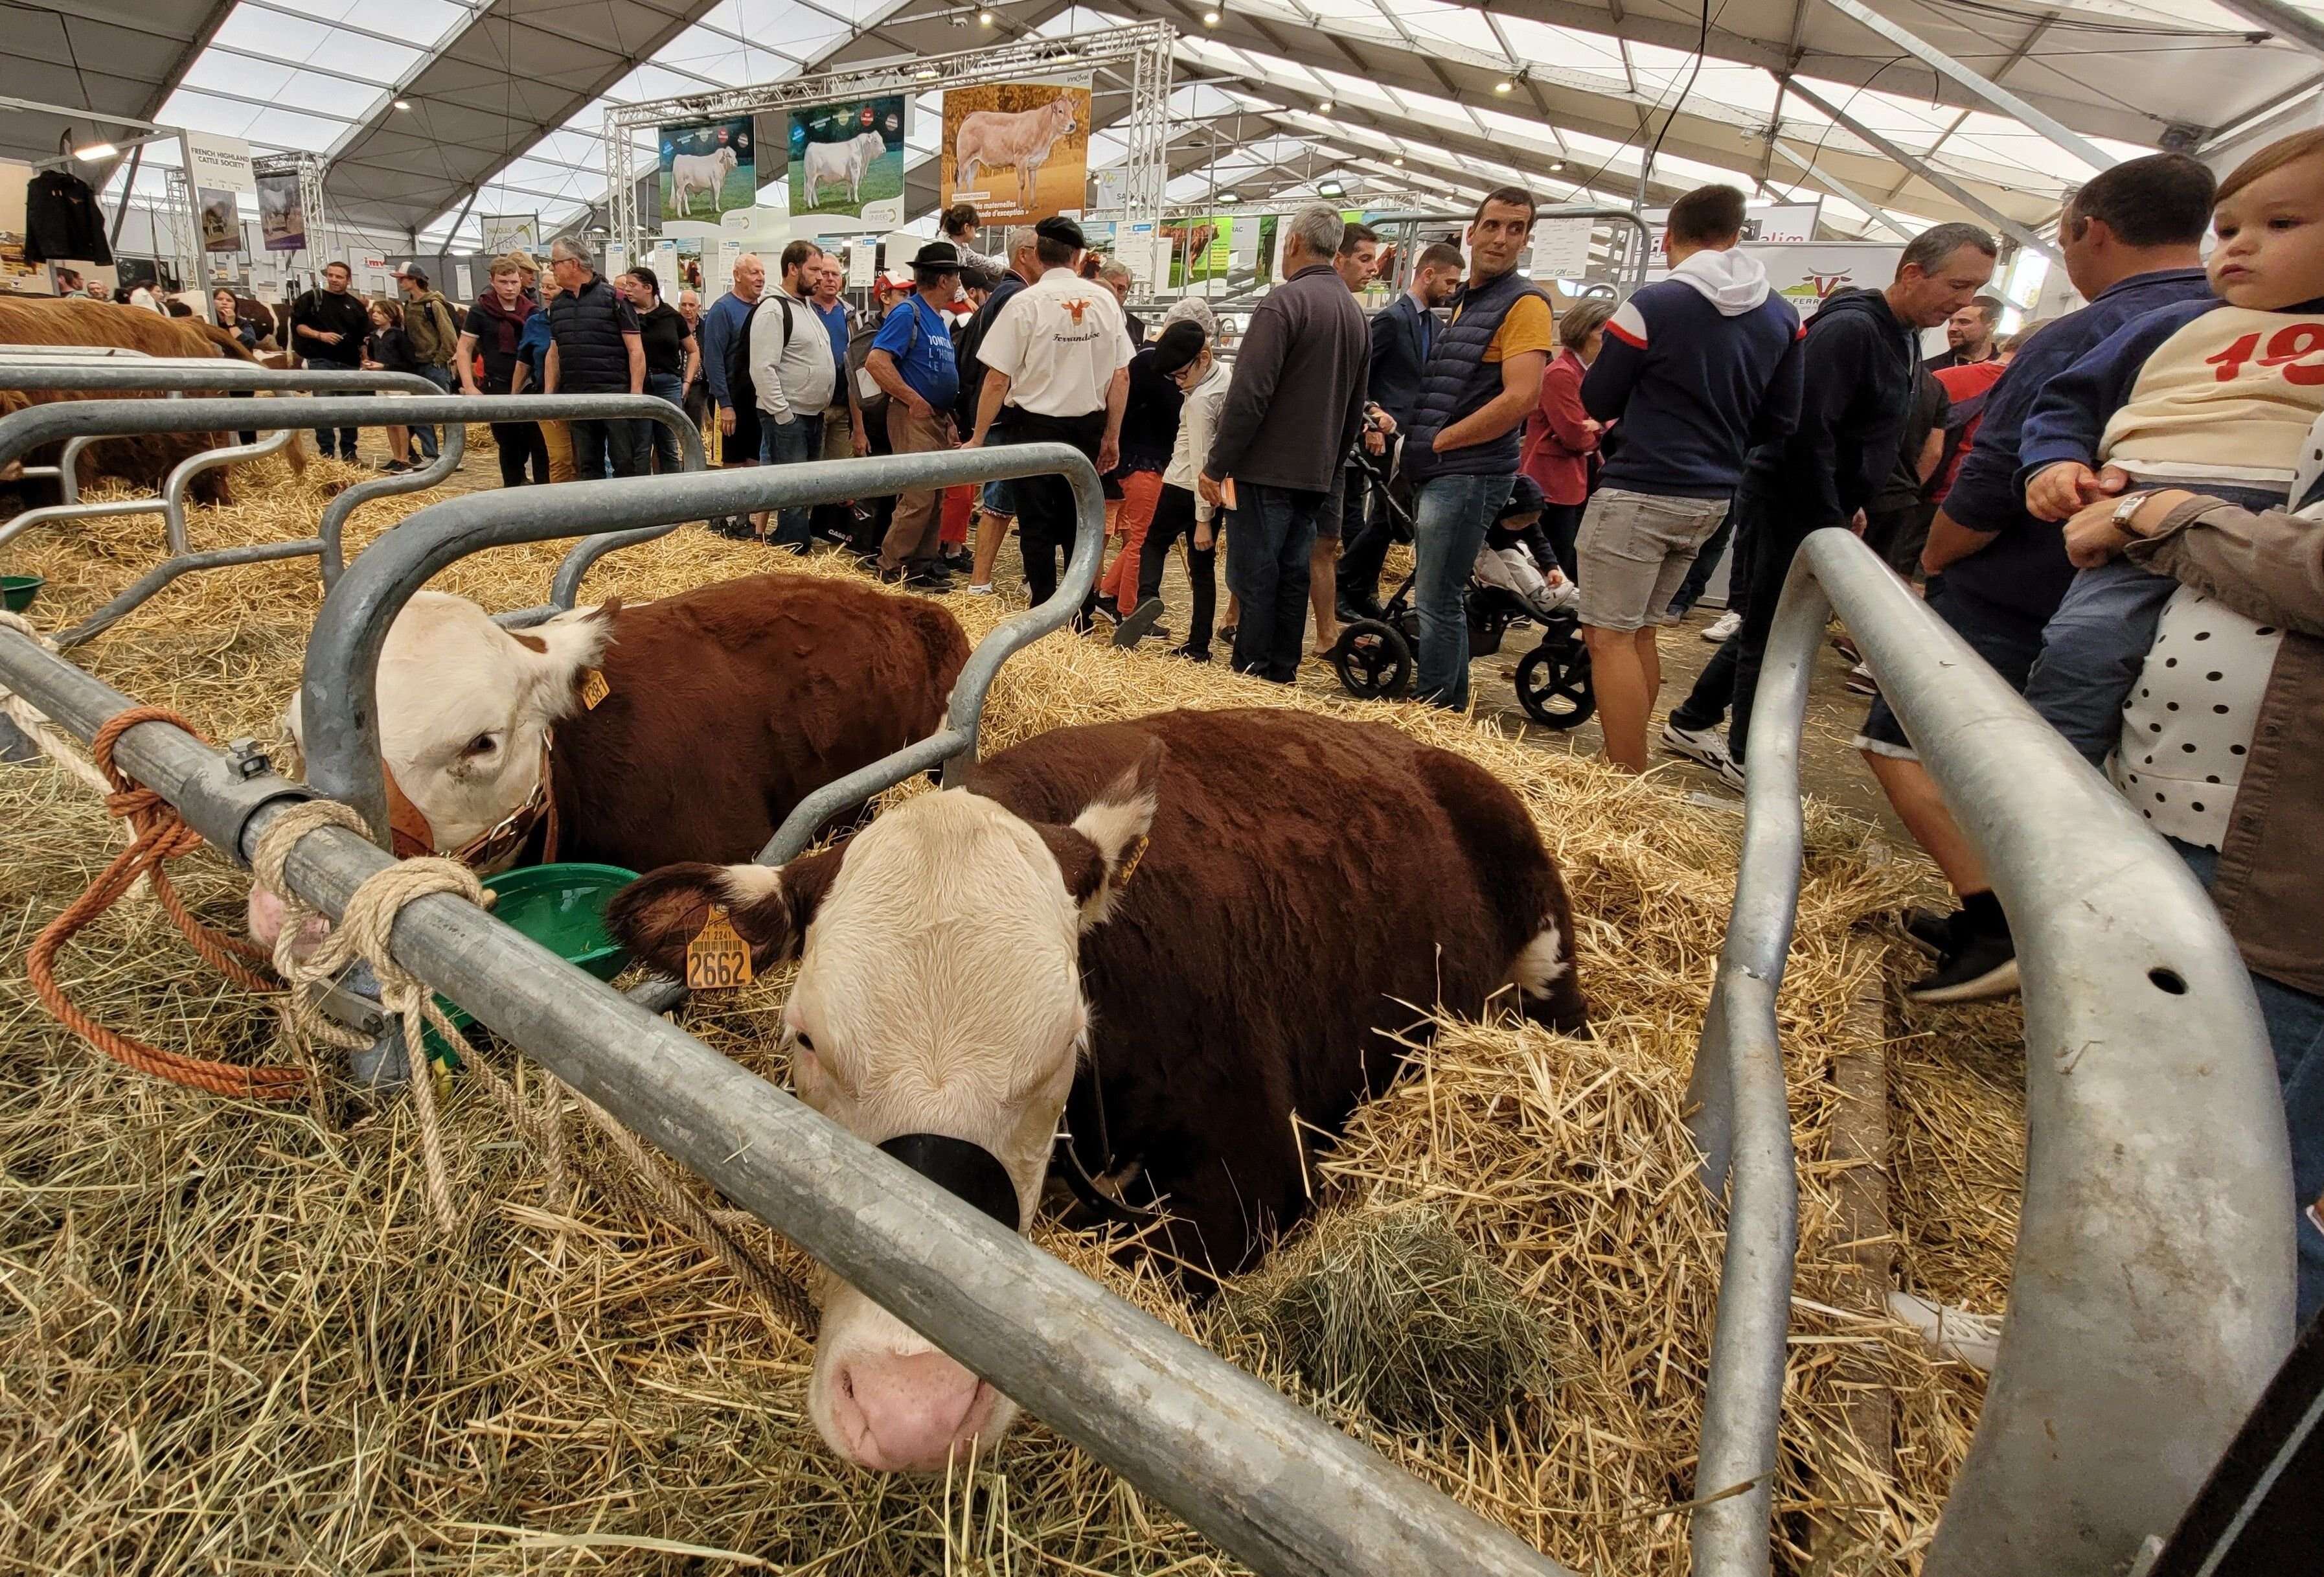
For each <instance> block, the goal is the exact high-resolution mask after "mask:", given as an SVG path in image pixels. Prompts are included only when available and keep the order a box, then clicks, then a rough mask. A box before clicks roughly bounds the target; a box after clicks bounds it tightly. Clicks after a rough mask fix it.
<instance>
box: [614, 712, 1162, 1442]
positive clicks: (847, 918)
mask: <svg viewBox="0 0 2324 1577" xmlns="http://www.w3.org/2000/svg"><path fill="white" fill-rule="evenodd" d="M1160 755H1161V752H1160V747H1159V746H1158V745H1157V746H1156V747H1155V748H1154V749H1153V750H1152V751H1151V752H1150V753H1149V754H1148V756H1147V757H1146V759H1145V760H1144V761H1143V762H1141V763H1140V764H1139V766H1137V767H1135V768H1133V769H1132V770H1131V771H1130V772H1128V773H1125V774H1124V775H1122V777H1121V778H1120V779H1119V780H1117V781H1116V782H1115V783H1114V784H1113V785H1111V787H1109V788H1108V789H1107V790H1106V791H1104V793H1102V794H1101V795H1100V796H1099V797H1098V798H1097V799H1096V800H1095V801H1093V802H1091V803H1090V804H1089V805H1088V806H1087V807H1086V808H1085V809H1084V811H1083V812H1081V814H1080V815H1079V816H1078V817H1076V818H1075V820H1074V824H1073V825H1072V826H1071V827H1070V828H1066V827H1057V826H1049V825H1039V826H1037V825H1036V824H1034V823H1032V822H1029V821H1025V820H1024V819H1022V818H1020V817H1019V816H1017V815H1015V814H1014V813H1012V812H1010V811H1009V810H1007V809H1006V808H1004V807H1003V806H1002V805H1001V804H1000V803H999V802H996V801H993V800H990V799H986V798H984V797H982V796H981V795H978V794H973V793H968V792H966V791H964V790H949V791H945V792H944V793H932V794H924V795H922V796H920V797H919V798H918V799H914V800H911V801H908V802H906V803H904V804H902V805H900V806H899V807H897V808H896V809H895V810H893V811H890V812H888V813H887V814H886V815H884V816H881V818H880V819H879V820H878V821H874V822H873V823H872V824H871V826H870V827H869V828H867V829H866V830H863V831H862V832H860V833H858V834H857V835H856V836H855V837H854V838H853V840H851V841H849V842H848V843H847V844H845V845H844V847H843V848H841V849H834V850H829V851H826V852H825V853H823V854H819V855H811V856H808V857H807V858H803V859H799V860H794V861H793V862H792V863H791V864H790V865H788V866H786V867H783V868H782V869H780V870H770V869H768V868H766V867H761V866H730V867H716V866H676V867H669V868H668V869H666V870H662V871H657V872H655V873H653V874H652V875H651V876H649V877H644V878H642V879H641V880H640V881H638V882H637V883H635V884H633V885H632V886H631V887H630V888H629V889H628V890H627V891H626V892H624V893H623V894H622V896H621V897H620V898H619V899H617V900H616V901H615V904H614V906H613V912H612V916H611V918H612V923H613V928H614V932H615V934H617V935H619V936H621V937H622V940H623V941H625V942H629V943H630V944H631V945H632V947H633V948H634V949H636V951H638V952H640V953H641V954H642V955H643V956H644V957H645V958H647V959H648V960H650V961H652V962H655V963H657V964H658V965H659V966H660V967H662V968H665V969H673V970H674V971H676V972H680V973H682V972H683V969H684V967H685V965H684V959H685V944H686V939H687V938H688V937H690V936H691V935H692V934H693V933H694V932H695V931H696V930H698V929H699V927H700V924H701V922H702V918H703V915H704V914H705V909H706V905H707V904H711V903H714V902H715V903H722V904H727V905H728V906H729V908H730V910H731V913H732V914H733V919H734V923H735V926H736V928H737V929H738V930H739V931H741V932H742V934H743V935H744V936H745V937H746V938H748V939H749V940H750V941H751V942H752V945H753V948H754V951H758V952H759V954H760V956H761V958H762V959H763V960H765V961H767V962H772V961H774V960H776V959H778V958H779V957H781V956H783V955H784V954H785V953H787V952H788V951H789V949H790V947H791V946H793V945H796V942H795V941H794V940H793V939H795V938H796V937H798V935H799V934H800V933H801V932H804V937H805V947H804V949H803V950H802V951H801V955H800V963H799V973H798V980H797V982H796V983H795V984H794V985H793V986H792V988H791V993H790V998H789V1001H788V1005H787V1006H786V1007H785V1008H784V1012H783V1030H784V1034H785V1036H786V1038H787V1039H788V1041H789V1042H790V1045H791V1053H792V1071H793V1078H794V1081H795V1082H796V1084H797V1086H798V1094H799V1098H800V1099H802V1100H805V1101H806V1102H807V1103H808V1104H809V1105H810V1106H813V1107H814V1108H815V1109H816V1110H818V1111H820V1112H822V1113H823V1114H824V1115H825V1117H828V1118H831V1119H832V1120H833V1121H835V1122H836V1123H839V1124H840V1125H841V1126H843V1127H845V1128H847V1129H848V1130H849V1131H850V1132H852V1133H853V1134H855V1135H856V1136H859V1137H861V1138H862V1139H864V1140H865V1141H867V1142H869V1143H871V1144H875V1145H876V1144H879V1143H881V1142H883V1141H885V1140H888V1139H891V1138H894V1137H897V1136H899V1135H904V1134H927V1133H935V1134H942V1135H946V1136H951V1137H954V1138H958V1139H965V1140H967V1141H969V1142H970V1143H971V1144H973V1145H976V1146H979V1147H981V1148H982V1149H983V1150H985V1151H986V1152H988V1153H989V1154H991V1155H993V1156H994V1157H995V1158H997V1159H998V1160H999V1161H1000V1162H1001V1164H1002V1165H1003V1166H1004V1167H1005V1168H1007V1170H1008V1173H1009V1176H1010V1181H1011V1182H1012V1183H1014V1184H1015V1185H1016V1191H1017V1199H1018V1225H1019V1228H1020V1229H1021V1228H1022V1227H1023V1226H1024V1225H1025V1224H1026V1223H1028V1222H1029V1221H1030V1220H1031V1219H1032V1216H1033V1211H1034V1208H1035V1204H1036V1201H1037V1200H1038V1198H1039V1196H1040V1192H1041V1184H1042V1180H1043V1178H1044V1176H1045V1175H1046V1174H1047V1170H1048V1164H1049V1153H1050V1147H1051V1145H1052V1142H1053V1140H1054V1138H1055V1136H1056V1131H1057V1125H1058V1121H1059V1119H1060V1118H1061V1117H1062V1116H1063V1114H1064V1111H1065V1098H1066V1095H1067V1094H1068V1093H1069V1092H1070V1090H1072V1088H1073V1081H1074V1070H1075V1067H1076V1065H1077V1064H1078V1062H1079V1059H1080V1054H1081V1052H1082V1049H1083V1045H1084V1038H1085V1035H1086V1032H1087V1030H1088V1026H1089V1006H1088V1003H1087V1002H1086V1000H1085V999H1084V997H1083V994H1082V985H1081V961H1080V936H1081V932H1082V931H1083V930H1084V928H1086V927H1088V926H1090V925H1093V924H1095V923H1098V922H1100V921H1101V920H1102V919H1103V918H1104V917H1105V914H1106V912H1107V910H1108V908H1109V907H1110V904H1111V898H1112V895H1113V893H1114V891H1115V881H1116V873H1118V872H1119V871H1120V869H1121V868H1122V866H1123V863H1124V861H1125V860H1126V859H1128V858H1131V852H1132V850H1134V849H1137V848H1139V846H1140V840H1142V839H1143V838H1144V837H1145V835H1146V832H1147V829H1148V827H1149V826H1150V825H1151V823H1152V821H1153V816H1154V808H1155V784H1156V779H1157V774H1158V771H1159V766H1160ZM823 1306H824V1308H823V1328H822V1331H821V1334H820V1335H819V1336H818V1337H817V1339H816V1361H815V1371H814V1376H813V1378H812V1379H811V1380H810V1381H809V1384H808V1388H807V1409H808V1412H809V1414H810V1415H811V1416H812V1417H813V1418H814V1420H815V1424H816V1429H817V1430H819V1431H820V1432H821V1433H822V1435H823V1438H824V1440H825V1442H827V1443H828V1444H829V1445H830V1446H831V1448H832V1449H833V1450H834V1451H835V1452H838V1453H839V1454H840V1455H842V1456H844V1457H846V1458H847V1459H848V1460H850V1461H854V1462H857V1463H859V1464H861V1465H862V1466H864V1467H869V1468H875V1469H880V1470H890V1471H915V1472H918V1471H935V1470H939V1469H941V1468H943V1467H944V1465H945V1462H946V1461H947V1460H948V1459H950V1457H951V1456H952V1454H953V1453H954V1452H955V1451H963V1450H965V1449H966V1447H967V1445H968V1442H970V1441H971V1440H972V1439H974V1438H976V1437H978V1436H980V1435H981V1436H982V1437H983V1439H984V1440H985V1441H986V1442H993V1441H997V1440H998V1439H999V1438H1000V1437H1001V1434H1003V1433H1006V1432H1007V1430H1008V1428H1009V1426H1010V1424H1011V1423H1012V1422H1013V1421H1014V1420H1015V1417H1016V1413H1017V1409H1016V1405H1015V1404H1013V1403H1011V1402H1010V1401H1009V1400H1008V1399H1007V1398H1006V1397H1004V1396H1001V1395H1000V1394H999V1393H998V1392H996V1391H994V1390H993V1388H992V1387H991V1386H989V1385H986V1384H984V1383H983V1382H982V1381H981V1380H979V1379H977V1378H976V1377H975V1376H973V1375H972V1374H970V1373H969V1371H968V1370H967V1369H965V1368H962V1367H961V1366H960V1365H959V1364H957V1363H955V1362H954V1361H953V1360H952V1359H950V1358H948V1357H946V1356H945V1355H944V1354H943V1353H941V1352H938V1351H937V1350H936V1349H935V1348H934V1347H933V1346H932V1345H931V1344H930V1343H929V1342H928V1341H927V1339H926V1338H924V1337H922V1336H920V1335H919V1334H918V1333H917V1332H916V1331H912V1330H911V1329H910V1328H909V1327H908V1326H907V1325H905V1324H904V1323H903V1322H900V1321H899V1320H898V1319H896V1318H895V1316H893V1315H891V1314H890V1313H887V1312H886V1311H885V1310H883V1309H881V1307H879V1305H877V1304H875V1303H872V1302H871V1300H870V1299H868V1298H866V1297H865V1296H863V1294H861V1293H859V1292H857V1291H856V1290H855V1289H854V1288H853V1287H851V1286H848V1285H845V1284H844V1283H841V1282H839V1281H838V1280H837V1279H836V1278H830V1279H829V1282H828V1285H826V1286H825V1289H824V1297H823Z"/></svg>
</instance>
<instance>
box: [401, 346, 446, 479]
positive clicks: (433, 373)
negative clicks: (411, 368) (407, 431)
mask: <svg viewBox="0 0 2324 1577" xmlns="http://www.w3.org/2000/svg"><path fill="white" fill-rule="evenodd" d="M419 370H420V376H421V377H423V378H426V379H427V380H428V381H429V383H431V384H434V385H436V386H437V387H438V388H439V389H441V390H443V391H444V392H445V393H446V394H450V393H451V392H452V369H451V368H450V367H448V366H423V367H421V368H420V369H419ZM411 436H412V437H413V438H415V439H417V440H418V441H419V442H420V459H423V460H432V459H435V458H436V457H437V456H438V454H440V453H441V452H442V450H438V448H437V447H436V430H435V429H434V428H433V427H421V426H419V425H417V424H414V426H413V427H412V429H411Z"/></svg>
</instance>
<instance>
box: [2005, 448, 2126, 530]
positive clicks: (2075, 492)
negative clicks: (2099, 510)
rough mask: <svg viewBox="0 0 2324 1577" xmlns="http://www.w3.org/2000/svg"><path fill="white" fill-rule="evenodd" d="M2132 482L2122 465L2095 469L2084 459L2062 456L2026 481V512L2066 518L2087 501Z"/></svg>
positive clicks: (2042, 517) (2111, 494) (2117, 491)
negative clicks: (2083, 461) (2087, 464)
mask: <svg viewBox="0 0 2324 1577" xmlns="http://www.w3.org/2000/svg"><path fill="white" fill-rule="evenodd" d="M2129 486H2130V473H2129V472H2127V471H2126V470H2124V469H2123V468H2121V467H2119V466H2108V467H2107V468H2105V469H2104V470H2102V471H2098V472H2093V471H2092V470H2091V469H2090V468H2089V467H2088V466H2086V465H2084V464H2082V462H2081V461H2080V460H2060V461H2059V462H2058V463H2057V464H2056V465H2054V466H2049V467H2045V468H2043V470H2042V471H2041V472H2040V473H2039V474H2038V475H2036V476H2035V477H2034V478H2033V480H2032V481H2030V482H2028V483H2026V484H2025V513H2026V514H2028V515H2032V516H2033V518H2034V519H2036V520H2066V519H2069V518H2070V517H2071V516H2072V515H2074V513H2075V512H2076V511H2077V510H2079V509H2080V508H2081V506H2083V505H2085V504H2095V503H2097V502H2098V500H2099V499H2101V498H2112V497H2115V496H2118V495H2119V494H2120V493H2121V492H2122V490H2123V489H2124V488H2125V487H2129Z"/></svg>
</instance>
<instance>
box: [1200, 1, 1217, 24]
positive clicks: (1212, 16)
mask: <svg viewBox="0 0 2324 1577" xmlns="http://www.w3.org/2000/svg"><path fill="white" fill-rule="evenodd" d="M1218 24H1219V10H1218V7H1217V6H1215V5H1213V7H1211V9H1209V10H1208V11H1205V12H1203V26H1204V27H1216V26H1218Z"/></svg>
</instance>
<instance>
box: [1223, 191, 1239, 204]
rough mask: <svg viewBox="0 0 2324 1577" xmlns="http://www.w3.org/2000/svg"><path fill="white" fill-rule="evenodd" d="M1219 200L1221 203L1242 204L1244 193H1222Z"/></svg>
mask: <svg viewBox="0 0 2324 1577" xmlns="http://www.w3.org/2000/svg"><path fill="white" fill-rule="evenodd" d="M1219 200H1220V201H1221V202H1240V201H1241V200H1242V193H1240V192H1239V191H1222V192H1221V193H1219Z"/></svg>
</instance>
